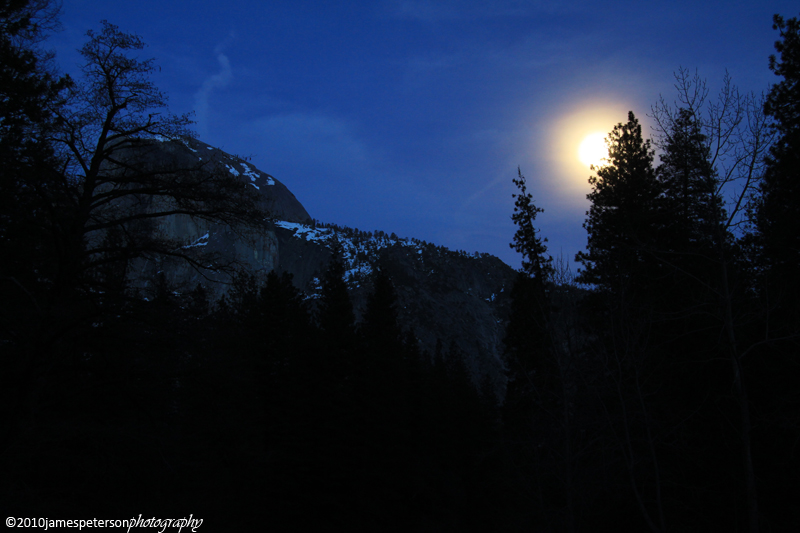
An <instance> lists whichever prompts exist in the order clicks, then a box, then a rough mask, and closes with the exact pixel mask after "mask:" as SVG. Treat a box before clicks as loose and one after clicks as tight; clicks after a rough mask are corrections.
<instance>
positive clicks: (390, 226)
mask: <svg viewBox="0 0 800 533" xmlns="http://www.w3.org/2000/svg"><path fill="white" fill-rule="evenodd" d="M798 12H800V9H798V5H797V2H796V0H795V1H763V2H757V1H755V0H750V1H736V0H727V1H720V2H716V1H702V2H698V1H697V0H691V1H680V2H659V1H650V2H642V1H636V2H634V1H629V2H623V1H617V2H614V1H604V2H583V1H580V2H567V1H551V0H539V1H511V0H508V1H502V0H500V1H493V2H487V1H484V2H479V1H470V0H464V1H457V0H443V1H436V0H429V1H427V0H385V1H383V0H375V1H351V2H338V1H302V0H291V1H267V0H227V1H220V0H214V1H209V0H192V1H188V0H187V1H178V0H158V1H155V0H136V1H125V2H122V1H116V0H112V1H109V0H102V1H100V0H64V6H63V14H62V17H61V21H62V25H63V30H62V31H61V32H60V33H58V34H57V35H55V36H53V37H52V38H51V39H50V41H49V45H50V47H53V48H55V50H56V52H57V62H58V63H59V64H60V66H61V68H62V69H63V70H65V71H67V72H72V73H74V72H75V71H76V69H77V65H78V63H79V61H80V57H79V55H78V54H77V52H76V49H77V48H79V47H80V46H81V45H82V43H83V42H84V41H85V32H86V30H88V29H95V30H97V29H99V27H100V21H101V20H103V19H107V20H108V21H109V22H111V23H113V24H116V25H118V26H119V27H120V29H121V30H122V31H125V32H130V33H136V34H138V35H140V36H141V37H142V38H143V39H144V41H145V42H146V43H147V44H148V48H147V49H145V51H144V53H143V54H142V58H145V57H155V58H156V61H157V64H158V65H159V66H160V67H161V69H162V70H161V72H160V74H158V75H157V76H156V78H155V80H154V81H155V82H156V84H157V85H158V86H159V87H160V88H161V89H162V90H163V91H164V92H165V93H167V94H168V95H169V98H170V108H171V110H172V111H173V112H176V113H184V112H189V111H195V112H196V117H195V118H196V120H197V124H196V126H195V128H196V130H197V132H198V134H199V137H200V139H201V140H203V141H205V142H208V143H210V144H212V145H215V146H218V147H220V148H222V149H224V150H226V151H228V152H231V153H235V154H238V155H243V156H252V157H253V159H252V161H253V163H254V164H255V165H256V166H257V167H258V168H259V169H261V170H263V171H265V172H268V173H270V174H272V175H274V176H275V177H276V178H278V179H279V180H281V181H282V182H283V183H285V184H286V185H287V186H288V187H289V189H290V190H292V192H294V193H295V195H296V196H297V198H298V199H299V200H300V201H301V202H302V203H303V205H304V206H305V207H306V209H307V210H308V212H309V213H310V214H311V216H312V217H314V218H317V219H319V220H323V221H327V222H336V223H338V224H344V225H348V226H352V227H357V228H359V229H363V230H375V229H381V230H384V231H388V232H392V231H393V232H395V233H397V234H398V235H399V236H401V237H417V238H421V239H424V240H427V241H431V242H434V243H436V244H443V245H445V246H447V247H449V248H452V249H463V250H466V251H468V252H472V251H476V250H477V251H480V252H489V253H492V254H494V255H497V256H499V257H500V258H501V259H503V260H504V261H506V262H507V263H509V264H511V265H512V266H514V267H518V266H519V258H518V257H517V256H516V254H515V253H514V252H513V251H512V250H510V249H509V247H508V243H509V242H510V241H511V239H512V236H513V234H514V226H513V224H512V223H511V219H510V216H511V213H512V211H513V200H512V198H511V194H512V193H514V192H515V188H514V186H513V184H512V182H511V180H512V178H513V177H515V176H516V169H517V166H519V167H521V169H522V172H523V174H524V175H525V176H526V177H527V178H528V182H529V190H530V191H531V192H532V193H533V195H534V199H535V201H536V203H537V204H538V205H539V206H540V207H543V208H544V209H545V212H544V214H542V215H540V217H539V219H538V220H537V223H538V225H539V226H540V227H541V229H542V230H543V232H544V235H545V236H547V237H548V238H549V241H550V242H549V247H550V253H551V254H553V255H559V254H560V253H562V252H563V254H564V255H565V256H567V257H568V258H569V259H570V260H571V259H572V257H573V256H574V254H575V252H577V251H578V250H580V249H581V248H582V247H583V246H584V245H585V241H586V236H585V231H584V230H583V228H582V223H583V220H584V218H585V211H586V209H587V208H588V202H587V201H586V199H585V196H586V194H587V193H588V192H589V186H588V184H587V178H588V177H589V175H590V171H589V169H588V168H586V167H584V166H582V165H581V164H580V163H579V162H578V161H577V145H578V143H579V141H580V140H581V138H582V136H583V135H585V134H587V133H590V132H591V131H594V130H597V129H601V130H603V131H606V132H607V131H609V130H610V129H611V128H612V127H613V126H614V124H616V123H617V122H623V121H625V120H626V113H627V111H628V110H629V109H630V110H633V111H634V113H636V114H637V116H638V117H639V118H640V120H642V121H643V123H644V124H645V129H646V130H647V131H649V127H650V122H649V120H648V117H647V116H646V115H647V114H648V113H650V108H651V106H652V105H653V104H654V103H655V102H656V101H657V99H658V97H659V95H660V94H663V95H664V96H665V97H666V98H668V99H669V100H672V99H673V98H674V97H675V91H674V89H673V82H674V79H673V72H674V71H675V70H677V69H678V68H679V67H684V68H690V69H693V70H694V69H697V70H698V72H699V74H700V75H701V76H702V77H704V78H706V79H707V80H708V83H709V86H710V88H711V89H712V91H713V90H715V89H716V88H718V87H719V84H720V81H721V79H722V77H723V75H724V74H725V71H726V70H727V71H728V72H729V73H730V75H731V76H732V78H733V82H734V83H735V84H736V85H737V86H738V87H739V88H740V89H741V90H746V91H756V92H761V91H764V90H766V89H768V86H769V84H770V83H773V82H774V81H775V80H777V78H775V77H774V75H772V73H771V72H770V71H769V69H768V67H767V65H768V57H769V55H770V54H771V53H773V51H774V49H773V43H774V41H775V40H776V39H777V37H778V34H777V32H776V31H774V30H772V15H773V14H774V13H780V14H783V15H784V16H786V17H787V18H788V17H792V16H798Z"/></svg>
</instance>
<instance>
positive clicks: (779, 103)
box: [756, 15, 800, 334]
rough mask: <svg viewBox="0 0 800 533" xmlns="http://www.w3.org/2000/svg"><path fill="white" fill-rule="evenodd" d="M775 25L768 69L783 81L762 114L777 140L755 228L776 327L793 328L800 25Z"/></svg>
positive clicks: (799, 251)
mask: <svg viewBox="0 0 800 533" xmlns="http://www.w3.org/2000/svg"><path fill="white" fill-rule="evenodd" d="M773 20H774V24H773V28H774V29H776V30H778V31H779V32H780V40H779V41H777V42H776V43H775V50H776V51H777V52H778V55H777V56H775V55H772V56H770V59H769V68H770V69H771V70H772V72H773V73H774V74H775V75H776V76H779V77H780V78H782V79H781V81H780V82H778V83H776V84H775V85H773V86H772V87H771V89H770V92H769V94H768V96H767V101H766V104H765V106H764V112H765V113H766V114H767V115H768V116H770V117H772V118H773V119H774V126H773V127H774V128H775V130H776V133H777V139H776V142H775V144H774V145H773V146H772V148H771V150H770V154H769V156H768V158H767V171H766V173H765V175H764V177H763V180H762V182H761V187H760V193H761V196H760V198H759V200H758V202H757V211H756V223H757V229H758V231H759V233H760V238H761V242H762V245H763V253H762V256H763V258H764V262H765V263H766V266H767V268H768V269H769V271H770V282H771V284H772V295H771V299H772V300H774V301H779V302H780V304H781V311H780V312H779V313H776V318H777V319H778V320H777V322H781V323H782V324H784V325H786V326H788V327H789V328H792V325H796V324H797V323H798V320H800V306H799V305H797V302H798V298H799V297H800V281H798V276H797V268H798V265H800V20H798V19H797V18H791V19H788V20H785V19H784V18H783V17H782V16H780V15H775V16H774V19H773ZM777 322H776V325H777ZM783 333H784V334H785V333H787V331H784V332H783ZM795 333H796V330H795Z"/></svg>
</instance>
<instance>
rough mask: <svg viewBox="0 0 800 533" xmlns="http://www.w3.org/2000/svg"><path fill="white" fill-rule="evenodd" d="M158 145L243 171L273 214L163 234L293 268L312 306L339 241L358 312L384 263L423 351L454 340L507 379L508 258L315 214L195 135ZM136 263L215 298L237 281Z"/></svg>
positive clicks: (237, 259)
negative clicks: (253, 223)
mask: <svg viewBox="0 0 800 533" xmlns="http://www.w3.org/2000/svg"><path fill="white" fill-rule="evenodd" d="M158 145H159V146H160V148H161V151H162V153H161V154H160V155H159V154H158V153H157V152H156V153H154V154H151V155H150V156H149V157H156V158H157V157H163V158H164V159H165V160H167V159H170V160H174V159H176V158H177V159H179V160H181V161H182V162H184V163H186V164H189V163H191V162H193V161H194V162H197V161H206V162H207V164H208V165H209V166H210V168H212V169H213V171H214V172H220V173H222V172H227V173H230V174H233V175H235V176H238V177H240V178H241V179H242V180H243V182H245V183H246V184H248V185H250V186H252V187H255V188H256V189H257V190H258V192H259V194H260V195H261V196H262V206H263V207H264V208H265V210H266V211H267V212H268V213H269V215H270V217H269V219H268V220H266V221H265V223H264V225H263V227H260V228H247V229H244V230H243V229H242V228H232V227H228V226H224V225H215V224H208V223H204V222H202V221H200V222H198V221H194V220H192V219H190V218H189V217H187V216H185V215H174V216H169V217H164V219H162V220H161V221H160V223H159V225H158V228H157V231H159V232H161V233H162V235H166V236H169V237H171V238H174V239H176V240H178V241H180V242H184V243H186V244H185V246H187V247H207V248H206V249H207V250H208V251H213V252H215V253H217V254H218V255H219V257H220V258H221V260H222V261H228V262H232V263H235V264H236V265H237V268H238V269H239V270H243V271H245V272H248V273H249V274H252V275H253V276H255V278H256V279H264V278H265V277H266V274H267V273H268V272H270V271H271V270H275V271H277V272H278V273H281V272H284V271H286V272H289V273H291V274H292V275H293V280H294V283H295V285H296V286H297V287H298V288H299V289H301V290H302V291H303V292H304V293H305V294H306V295H307V298H308V299H309V300H311V303H312V305H313V300H314V299H316V298H317V297H318V291H319V283H320V279H321V277H322V274H323V273H324V272H325V270H326V268H327V265H328V262H329V260H330V258H331V254H332V250H333V248H334V244H335V243H338V247H339V248H340V249H341V251H342V260H343V262H344V264H345V268H346V274H345V281H346V282H347V285H348V287H349V289H350V294H351V299H352V301H353V305H354V307H355V309H356V313H357V314H360V312H361V311H362V310H363V308H364V306H365V303H366V297H367V295H368V294H369V292H370V291H371V289H372V282H371V273H372V272H373V271H374V270H375V269H378V268H379V269H382V270H384V271H386V272H387V273H388V274H389V275H390V277H391V278H392V280H393V282H394V284H395V287H396V290H397V295H398V307H399V308H398V314H399V319H400V322H401V325H402V326H403V328H405V329H407V330H408V329H412V328H413V332H414V334H415V335H416V337H417V338H418V339H419V341H420V345H421V347H422V348H423V349H426V350H428V351H429V352H430V353H433V352H434V350H435V347H436V344H437V340H438V341H441V343H442V345H443V346H444V349H445V350H447V349H448V347H449V346H450V345H451V344H453V343H455V345H456V346H457V347H458V348H460V350H461V351H462V352H463V353H464V354H465V356H466V362H467V365H468V367H469V368H470V370H471V371H472V374H473V377H474V378H475V380H476V382H477V380H478V379H482V378H484V377H488V378H489V380H490V381H491V382H493V383H495V385H496V386H500V387H501V386H502V385H501V383H502V382H503V380H504V378H503V372H502V367H503V365H502V361H501V354H502V339H503V333H504V325H505V320H506V317H507V314H508V293H509V291H510V289H511V285H512V283H513V280H514V276H515V271H514V270H513V269H512V268H511V267H509V266H508V265H506V264H505V263H503V262H502V261H501V260H500V259H498V258H496V257H494V256H491V255H488V254H480V255H479V254H466V253H464V252H455V251H452V250H448V249H446V248H444V247H441V246H435V245H433V244H430V243H426V242H423V241H419V240H417V239H403V238H399V237H397V236H395V235H394V234H391V235H387V234H385V233H383V232H381V231H378V232H365V231H359V230H357V229H352V228H345V227H339V226H336V225H334V224H324V223H320V222H315V221H313V220H312V218H311V217H310V216H309V214H308V212H307V211H306V210H305V208H304V207H303V206H302V204H300V202H299V201H298V200H297V199H296V198H295V196H294V195H293V194H292V193H291V192H290V191H289V190H288V189H287V188H286V186H284V185H283V184H282V183H280V182H279V181H278V180H277V179H275V178H274V177H273V176H270V175H269V174H266V173H264V172H262V171H260V170H258V169H257V168H255V167H254V166H253V165H252V164H250V163H248V162H247V161H245V160H243V159H241V158H239V157H236V156H233V155H230V154H227V153H225V152H223V151H222V150H219V149H217V148H214V147H212V146H209V145H207V144H205V143H202V142H200V141H197V140H193V139H189V140H186V141H182V142H174V141H173V142H161V143H159V144H158ZM131 271H132V277H133V279H132V285H133V286H134V287H139V288H141V289H143V290H144V289H147V287H150V286H151V285H152V283H153V282H154V281H153V280H154V278H155V275H156V273H157V272H161V273H163V275H164V276H165V278H166V280H167V282H168V283H169V284H170V286H171V287H174V288H175V289H176V290H177V291H178V292H181V291H186V292H188V291H191V290H192V289H193V288H194V287H196V286H197V285H198V284H201V285H203V286H204V287H206V289H207V291H208V292H209V294H210V295H211V297H212V299H213V298H218V297H219V296H221V295H223V294H225V293H227V292H228V289H229V287H230V285H229V283H230V280H231V278H230V273H224V274H223V273H221V272H216V273H215V272H213V270H212V271H211V272H210V273H209V272H205V273H200V272H198V271H196V270H194V269H192V268H190V267H189V266H188V265H186V264H182V263H180V262H175V263H174V264H173V263H170V264H161V265H152V264H146V262H143V263H140V264H138V265H136V266H135V268H132V269H131ZM145 292H146V291H145Z"/></svg>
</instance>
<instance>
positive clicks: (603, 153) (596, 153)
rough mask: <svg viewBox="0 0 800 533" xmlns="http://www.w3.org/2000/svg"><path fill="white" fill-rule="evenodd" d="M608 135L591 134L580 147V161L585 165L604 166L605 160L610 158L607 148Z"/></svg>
mask: <svg viewBox="0 0 800 533" xmlns="http://www.w3.org/2000/svg"><path fill="white" fill-rule="evenodd" d="M605 138H606V134H605V133H602V132H595V133H590V134H589V135H587V136H586V137H584V139H583V141H581V145H580V146H579V147H578V159H580V160H581V163H583V164H584V165H586V166H587V167H588V166H591V165H594V166H599V165H601V164H602V162H603V159H605V158H606V157H608V148H607V147H606V141H605Z"/></svg>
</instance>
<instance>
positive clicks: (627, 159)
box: [576, 111, 660, 290]
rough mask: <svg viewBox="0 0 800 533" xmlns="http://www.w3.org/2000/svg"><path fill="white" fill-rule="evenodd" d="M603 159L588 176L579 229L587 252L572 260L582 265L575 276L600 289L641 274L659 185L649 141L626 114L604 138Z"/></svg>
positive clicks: (612, 286)
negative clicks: (586, 204) (583, 230)
mask: <svg viewBox="0 0 800 533" xmlns="http://www.w3.org/2000/svg"><path fill="white" fill-rule="evenodd" d="M606 142H607V144H608V159H607V161H608V163H607V164H606V165H603V166H601V167H599V168H595V169H594V170H595V172H596V174H597V175H596V176H592V177H590V178H589V184H590V185H592V187H593V190H592V192H591V193H589V195H588V196H587V197H588V199H589V200H590V201H591V202H592V205H591V207H590V208H589V212H588V218H587V220H586V222H585V223H584V228H586V231H587V233H588V242H587V245H586V249H587V251H586V252H585V253H584V252H579V253H578V254H577V256H576V260H577V261H579V262H580V263H582V264H583V270H582V271H581V273H580V275H579V277H578V280H579V281H580V282H582V283H588V284H592V285H595V286H597V287H598V288H600V289H604V290H610V289H618V288H620V287H621V286H622V285H627V284H629V283H630V282H631V281H632V276H634V274H636V273H641V271H642V269H643V268H644V266H645V263H646V262H647V254H646V252H645V249H646V248H647V247H649V246H651V245H652V242H653V239H654V236H655V231H654V230H655V227H654V224H655V223H656V220H655V219H654V213H655V212H656V205H657V199H658V196H659V193H660V191H659V186H658V182H657V181H656V176H655V170H654V169H653V150H652V149H651V148H650V141H649V140H644V139H643V138H642V126H641V125H640V124H639V121H638V120H637V119H636V117H635V116H634V114H633V112H632V111H630V112H628V122H627V123H625V124H622V123H620V124H618V125H617V126H615V127H614V129H613V130H612V132H611V133H610V135H609V136H608V138H607V140H606Z"/></svg>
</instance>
